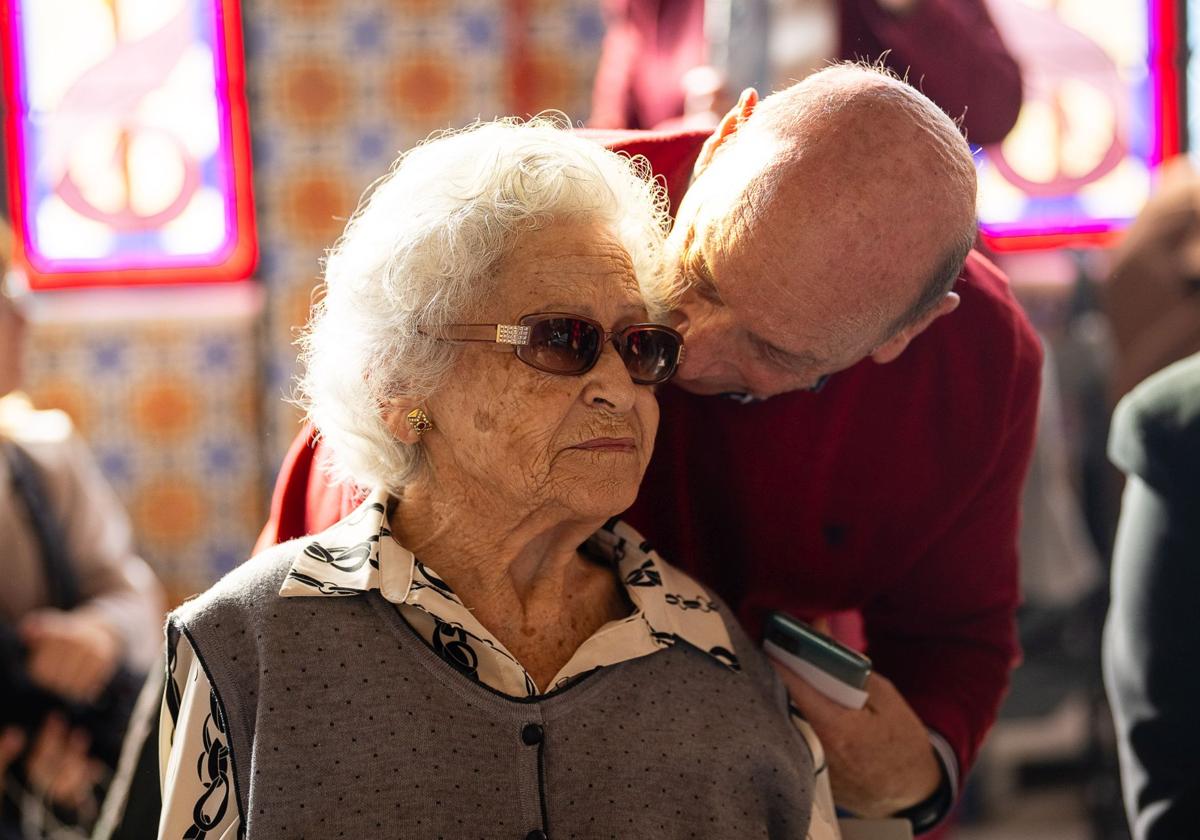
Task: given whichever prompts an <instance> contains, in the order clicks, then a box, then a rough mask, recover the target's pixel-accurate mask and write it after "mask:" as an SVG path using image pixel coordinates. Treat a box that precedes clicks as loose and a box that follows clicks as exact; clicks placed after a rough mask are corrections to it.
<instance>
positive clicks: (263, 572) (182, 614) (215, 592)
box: [171, 539, 310, 625]
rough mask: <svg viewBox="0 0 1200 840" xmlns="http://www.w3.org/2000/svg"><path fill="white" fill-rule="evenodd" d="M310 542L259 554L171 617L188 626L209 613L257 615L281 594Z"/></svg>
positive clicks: (196, 596) (272, 547)
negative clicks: (286, 580)
mask: <svg viewBox="0 0 1200 840" xmlns="http://www.w3.org/2000/svg"><path fill="white" fill-rule="evenodd" d="M308 541H310V540H304V539H298V540H291V541H289V542H286V543H280V544H279V545H274V546H271V547H270V548H268V549H266V550H265V551H262V552H260V553H259V554H256V555H255V556H254V557H251V558H250V559H249V560H247V561H246V562H244V563H242V564H241V565H239V566H236V567H234V568H233V569H231V570H230V571H229V572H228V573H226V575H225V576H224V577H222V578H221V579H220V580H218V581H217V582H216V583H214V584H213V585H212V586H210V587H209V588H208V589H206V590H204V591H203V592H201V593H199V594H198V595H195V596H193V597H192V598H189V599H188V600H187V601H185V602H184V603H183V604H181V605H180V606H179V607H178V608H176V609H175V610H174V611H173V612H172V613H171V618H172V620H175V621H179V622H182V623H183V624H185V625H187V624H191V623H195V622H197V621H202V620H204V618H205V617H207V616H214V617H216V616H227V617H228V618H229V619H234V618H235V617H237V616H244V617H246V618H251V619H252V618H254V617H256V616H257V615H258V614H259V613H260V612H262V611H263V610H265V609H267V608H268V607H269V605H270V604H271V602H273V601H274V600H275V598H276V597H277V596H278V594H279V588H280V587H281V586H282V585H283V581H284V578H286V577H287V574H288V571H289V570H290V569H291V567H292V564H293V563H294V562H295V560H296V557H297V556H298V555H299V554H300V553H301V552H302V551H303V550H304V546H305V545H306V544H307V542H308ZM215 620H217V621H220V618H216V619H215Z"/></svg>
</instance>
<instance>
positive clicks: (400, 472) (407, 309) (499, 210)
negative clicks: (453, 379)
mask: <svg viewBox="0 0 1200 840" xmlns="http://www.w3.org/2000/svg"><path fill="white" fill-rule="evenodd" d="M560 221H588V222H590V221H594V222H596V223H597V224H600V225H603V226H605V227H606V228H607V229H608V230H610V231H611V232H612V233H613V235H614V236H616V237H617V239H618V241H619V242H620V243H621V244H622V245H623V246H624V248H625V250H626V251H627V252H628V253H629V256H630V258H631V259H632V262H633V266H634V269H635V271H636V272H637V277H638V283H639V285H640V287H641V291H642V294H643V296H644V297H645V301H646V307H647V310H648V311H649V313H650V316H651V317H652V318H657V317H661V316H662V314H664V313H665V310H666V309H667V308H668V307H669V305H670V303H671V298H672V296H673V295H674V294H675V288H674V285H673V281H672V276H671V275H672V274H673V272H665V271H664V270H663V264H662V248H663V243H664V239H665V236H666V231H667V228H668V226H669V219H668V214H667V199H666V194H665V191H664V190H663V188H662V186H661V185H660V184H659V183H658V182H657V181H656V180H654V179H653V177H652V176H651V174H650V168H649V165H648V163H647V162H646V161H645V159H644V158H640V157H638V158H630V157H628V156H626V155H621V154H616V153H613V152H610V151H608V150H607V149H605V148H604V147H603V146H601V145H600V144H598V143H596V142H593V141H591V140H587V139H584V138H582V137H579V136H576V135H574V134H572V132H571V131H570V130H569V123H568V122H567V121H566V120H565V118H563V117H561V115H551V116H540V117H535V118H533V119H532V120H529V121H527V122H522V121H520V120H516V119H503V120H497V121H494V122H481V123H476V124H475V125H472V126H470V127H468V128H466V129H463V130H461V131H456V132H452V133H446V134H442V135H435V136H434V137H432V138H430V139H429V140H427V141H426V142H424V143H423V144H421V145H419V146H417V147H416V148H414V149H412V150H411V151H409V152H407V153H405V154H403V155H401V157H400V158H399V159H398V160H397V161H396V162H395V163H394V164H393V166H392V168H391V170H390V171H389V173H388V174H387V175H385V176H384V177H383V178H381V179H380V180H378V181H377V182H375V183H374V184H373V185H372V186H371V187H370V188H369V189H368V190H367V192H366V194H365V195H364V196H363V199H362V201H361V203H360V204H359V207H358V210H357V211H356V212H355V213H354V216H353V217H352V218H351V219H350V221H349V223H348V224H347V225H346V229H345V231H344V233H343V234H342V236H341V238H340V239H339V240H338V242H337V244H336V245H335V246H334V248H333V249H332V250H331V251H330V252H329V254H328V256H327V258H326V261H325V275H324V284H323V288H322V290H321V291H322V292H323V294H322V295H321V296H320V300H319V301H318V303H317V304H316V306H315V307H314V310H313V314H312V317H311V319H310V321H309V324H308V327H307V328H306V330H305V331H304V333H303V335H302V337H301V338H300V340H299V342H298V343H299V345H300V348H301V353H300V358H301V362H302V364H303V374H302V375H301V377H300V379H299V381H298V384H297V395H296V402H297V404H298V405H300V407H301V408H302V409H304V411H305V412H306V414H307V416H308V419H309V420H310V421H311V422H312V423H313V425H314V426H315V427H316V428H317V430H318V432H319V434H320V435H321V436H322V438H323V441H324V444H325V445H326V446H327V447H328V451H329V464H328V465H327V466H328V468H329V470H330V472H331V473H332V475H333V477H334V479H335V480H338V481H343V482H345V481H349V482H353V483H354V484H355V485H357V486H359V487H363V488H375V487H386V488H388V489H389V490H390V491H392V492H398V491H399V490H400V489H401V488H402V487H403V486H404V485H405V484H407V483H408V482H410V481H411V480H412V479H413V477H414V476H415V475H416V474H417V473H418V471H419V470H420V469H421V467H422V464H423V463H424V450H423V447H421V446H419V445H418V446H405V445H403V444H400V443H398V442H397V441H396V440H395V438H394V437H393V436H392V434H391V432H390V431H389V430H388V427H387V425H386V423H385V420H384V411H385V407H386V405H387V403H388V400H390V399H391V398H393V397H396V396H398V395H401V394H403V395H405V396H408V397H412V398H413V401H414V403H416V402H420V401H422V400H423V399H425V398H427V397H428V396H430V395H431V394H433V393H434V391H436V389H437V388H438V386H439V384H440V383H441V381H442V379H443V377H444V376H445V374H446V372H447V370H448V369H449V367H450V365H451V364H452V362H453V361H454V359H455V357H456V355H457V354H458V353H459V352H461V349H460V347H459V346H457V345H454V344H451V343H448V342H440V341H436V340H434V339H432V338H429V337H427V336H426V335H422V334H421V332H418V326H420V327H425V328H432V331H434V332H436V330H437V328H438V327H439V326H442V325H445V324H451V323H462V322H468V321H470V320H472V318H473V317H475V313H476V312H477V311H478V310H479V309H480V304H481V302H482V301H483V300H485V299H486V298H487V296H488V295H489V294H492V293H493V292H494V288H493V286H492V283H491V280H492V278H493V276H494V273H495V268H496V265H497V263H499V262H500V261H501V260H503V259H504V257H505V256H506V255H508V254H510V253H511V252H512V251H513V249H514V248H516V247H519V245H520V241H521V236H522V234H524V233H527V232H529V231H532V230H537V229H540V228H544V227H546V226H547V225H550V224H554V223H556V222H560Z"/></svg>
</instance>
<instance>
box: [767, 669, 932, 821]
mask: <svg viewBox="0 0 1200 840" xmlns="http://www.w3.org/2000/svg"><path fill="white" fill-rule="evenodd" d="M771 664H772V665H774V666H775V670H776V671H778V672H779V676H780V678H781V679H782V680H783V682H784V685H786V686H787V689H788V693H789V694H790V695H791V697H792V702H793V703H794V704H795V705H796V708H797V709H799V710H800V713H801V714H802V715H803V716H804V719H805V720H807V721H808V722H809V723H810V724H811V725H812V728H813V729H814V730H816V733H817V735H818V736H819V737H820V739H821V744H822V746H824V748H825V755H826V757H827V758H828V760H829V780H830V782H831V783H832V785H833V798H834V801H835V802H836V803H837V804H838V805H839V806H841V807H842V808H845V809H847V810H849V811H852V812H853V813H855V814H857V815H858V816H860V817H868V818H880V817H888V816H891V815H892V814H895V813H896V812H897V811H901V810H903V809H905V808H908V807H910V806H912V805H916V804H917V803H918V802H922V801H924V800H925V799H927V798H929V797H930V796H932V795H933V792H934V791H935V790H937V787H938V785H939V784H940V783H941V780H942V768H941V766H940V765H939V763H938V760H937V758H935V757H934V754H933V748H932V747H931V746H930V744H929V733H928V731H927V730H926V729H925V725H924V724H923V723H921V721H920V719H919V718H918V717H917V715H916V712H914V711H913V710H912V708H911V707H910V706H909V705H908V703H907V702H905V700H904V698H903V697H901V696H900V692H898V691H897V690H896V687H895V686H894V685H892V683H891V681H890V680H888V679H887V678H885V677H882V676H880V675H879V674H871V676H870V678H869V679H868V681H867V693H868V698H867V705H866V706H864V707H863V708H862V709H847V708H845V707H843V706H839V705H838V704H837V703H834V702H833V701H832V700H830V699H829V698H827V697H826V696H825V695H824V694H821V693H820V692H818V691H817V690H816V689H815V688H813V687H812V686H810V685H809V684H808V683H807V682H805V681H804V680H802V679H801V678H800V677H798V676H796V675H795V674H794V673H792V672H791V671H789V670H788V669H787V668H786V667H785V666H783V665H781V664H779V663H778V662H776V661H774V660H771Z"/></svg>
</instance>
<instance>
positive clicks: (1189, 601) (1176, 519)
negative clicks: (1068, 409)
mask: <svg viewBox="0 0 1200 840" xmlns="http://www.w3.org/2000/svg"><path fill="white" fill-rule="evenodd" d="M1109 455H1110V457H1111V459H1112V462H1113V463H1114V464H1116V465H1117V467H1119V468H1120V469H1121V470H1122V472H1124V473H1125V478H1126V483H1125V493H1124V497H1123V499H1122V503H1121V517H1120V524H1119V526H1118V528H1117V538H1116V542H1115V544H1114V547H1113V558H1112V601H1111V604H1110V606H1109V613H1108V621H1107V624H1106V627H1105V636H1104V675H1105V683H1106V685H1107V688H1108V696H1109V700H1110V702H1111V705H1112V712H1113V719H1114V722H1115V724H1116V731H1117V749H1118V754H1119V758H1120V763H1121V785H1122V788H1123V790H1124V795H1125V810H1126V813H1127V814H1128V816H1129V825H1130V828H1131V829H1132V831H1133V836H1134V838H1135V840H1184V838H1192V837H1195V836H1196V835H1197V833H1198V831H1200V716H1197V714H1196V708H1197V703H1198V702H1200V701H1198V700H1197V698H1198V697H1200V675H1198V673H1197V670H1196V668H1197V664H1200V622H1198V621H1197V619H1196V613H1197V609H1198V608H1200V355H1193V356H1191V357H1189V358H1187V359H1184V360H1183V361H1179V362H1176V363H1175V364H1173V365H1171V366H1170V367H1168V368H1166V369H1165V370H1162V371H1160V372H1158V373H1156V374H1154V375H1153V376H1151V377H1150V378H1149V379H1147V380H1146V381H1145V382H1143V383H1142V384H1140V385H1138V386H1137V387H1136V388H1134V389H1133V390H1132V391H1131V392H1130V393H1129V394H1128V395H1127V396H1126V397H1125V398H1124V399H1123V400H1121V403H1120V404H1119V405H1118V406H1117V410H1116V413H1115V414H1114V415H1113V422H1112V433H1111V436H1110V438H1109Z"/></svg>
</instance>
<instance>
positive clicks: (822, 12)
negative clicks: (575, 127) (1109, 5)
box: [588, 0, 1021, 145]
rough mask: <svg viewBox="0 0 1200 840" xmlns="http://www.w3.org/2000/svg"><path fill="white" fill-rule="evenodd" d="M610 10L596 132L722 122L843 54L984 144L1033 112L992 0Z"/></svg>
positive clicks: (795, 0) (655, 4)
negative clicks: (1024, 109)
mask: <svg viewBox="0 0 1200 840" xmlns="http://www.w3.org/2000/svg"><path fill="white" fill-rule="evenodd" d="M605 8H606V13H607V14H606V17H607V20H608V29H607V32H606V34H605V38H604V44H603V48H602V51H601V56H600V64H599V67H598V69H597V71H596V81H595V87H594V89H593V93H592V113H591V116H590V117H589V119H588V125H589V126H591V127H593V128H610V129H615V128H641V129H648V128H667V127H676V126H679V125H696V126H706V127H708V128H711V127H712V126H713V125H715V124H716V121H717V119H718V118H719V116H720V115H721V114H723V113H724V112H725V111H726V110H727V109H728V107H729V106H730V104H731V99H732V96H733V95H735V93H736V91H740V90H742V89H743V88H746V87H757V88H760V89H761V88H763V87H771V88H780V87H785V86H786V85H788V84H790V83H792V82H794V81H796V80H800V79H803V78H805V77H806V76H808V75H809V74H810V73H812V72H814V71H816V70H818V69H820V68H822V67H824V66H827V65H828V64H829V63H831V62H832V61H836V60H838V59H855V60H865V61H868V62H876V61H878V62H881V63H882V64H883V65H884V66H886V67H888V68H891V69H892V70H894V71H895V72H897V73H899V74H900V75H902V76H903V75H907V78H908V80H909V81H910V82H912V84H913V85H915V86H916V87H917V88H918V89H920V90H921V91H922V92H923V93H925V95H927V96H928V97H929V98H930V99H932V100H933V101H934V102H936V103H937V104H938V105H939V106H940V107H941V108H942V109H943V110H944V111H945V112H946V113H947V114H949V115H950V116H951V117H952V118H954V119H955V120H960V119H961V120H962V128H963V130H964V132H965V133H966V136H967V139H968V140H970V141H971V142H972V143H974V144H976V145H987V144H989V143H998V142H1000V141H1001V140H1003V139H1004V136H1005V135H1006V134H1008V132H1009V130H1010V129H1011V128H1012V127H1013V125H1014V124H1015V123H1016V121H1017V114H1018V112H1019V111H1020V108H1021V73H1020V68H1019V67H1018V66H1017V63H1016V62H1015V61H1014V60H1013V58H1012V56H1011V55H1010V54H1009V52H1008V50H1007V49H1006V48H1005V46H1004V42H1003V41H1002V39H1001V37H1000V33H999V32H998V31H997V30H996V27H995V24H993V22H992V20H991V17H990V16H989V15H988V11H987V7H986V3H985V2H984V0H770V2H768V0H751V2H744V0H732V2H729V0H722V2H712V0H606V4H605ZM706 13H707V14H709V15H720V16H722V17H723V20H722V21H720V22H717V21H714V20H712V19H711V18H710V19H707V20H706ZM717 23H719V25H714V24H717ZM681 118H682V119H681Z"/></svg>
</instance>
